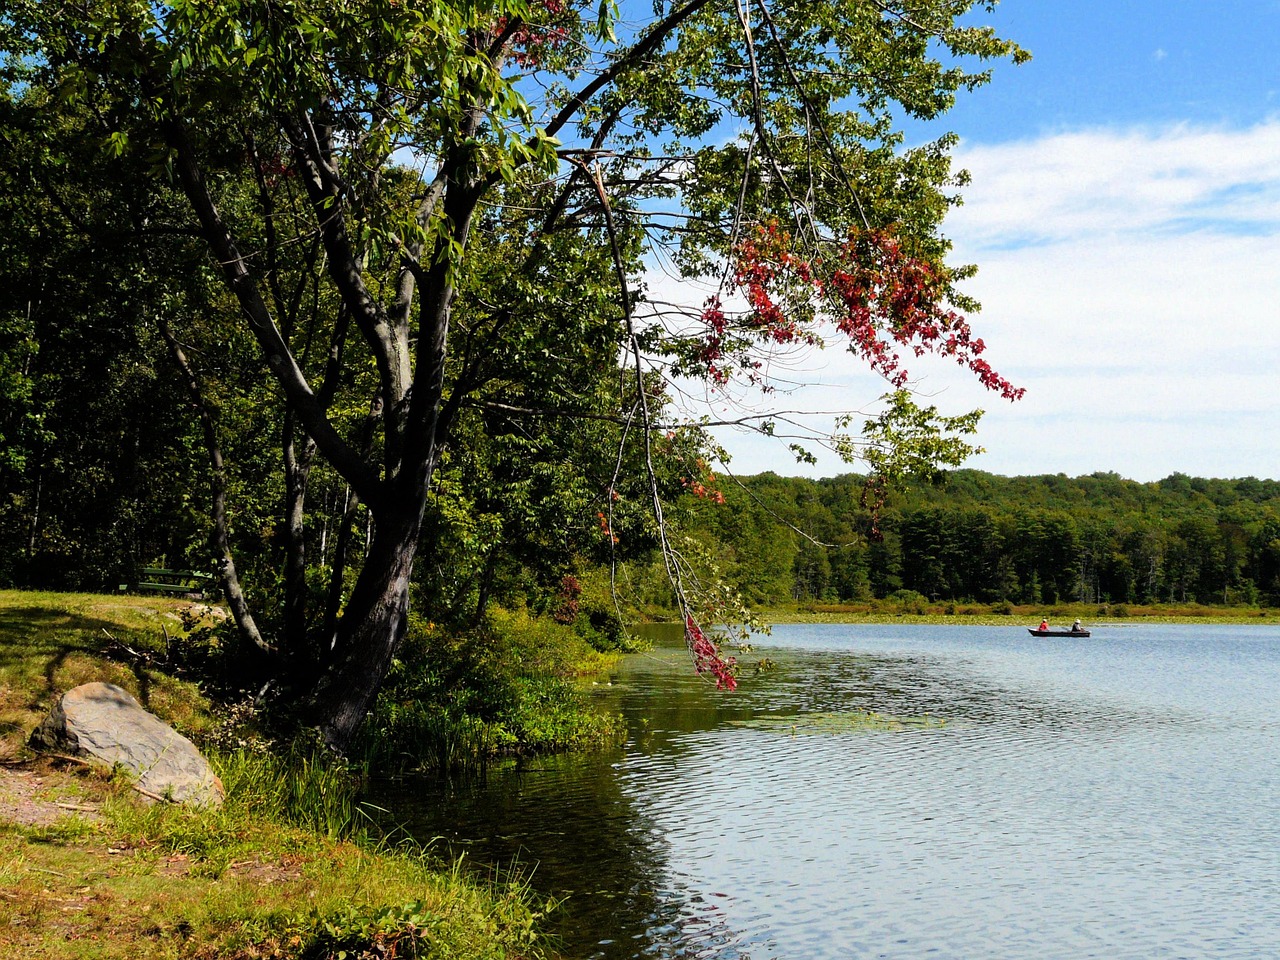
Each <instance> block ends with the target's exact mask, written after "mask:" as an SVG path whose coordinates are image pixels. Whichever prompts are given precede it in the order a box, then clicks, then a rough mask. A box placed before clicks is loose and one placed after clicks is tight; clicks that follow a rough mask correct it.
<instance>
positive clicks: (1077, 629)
mask: <svg viewBox="0 0 1280 960" xmlns="http://www.w3.org/2000/svg"><path fill="white" fill-rule="evenodd" d="M1083 629H1084V627H1082V626H1080V618H1079V617H1076V622H1075V623H1073V624H1072V625H1071V632H1072V633H1079V632H1080V631H1081V630H1083Z"/></svg>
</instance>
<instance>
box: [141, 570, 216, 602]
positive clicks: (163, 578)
mask: <svg viewBox="0 0 1280 960" xmlns="http://www.w3.org/2000/svg"><path fill="white" fill-rule="evenodd" d="M140 572H141V574H142V576H143V579H142V580H139V581H138V582H137V583H136V584H134V585H133V588H134V589H135V590H144V591H150V592H152V593H181V594H197V595H199V596H202V597H203V596H205V595H206V594H207V593H210V592H212V591H213V589H214V587H216V586H217V577H215V576H214V575H213V574H211V573H201V572H200V571H198V570H168V569H166V568H164V567H143V568H142V570H141V571H140ZM122 589H123V585H122Z"/></svg>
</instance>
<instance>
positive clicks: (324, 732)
mask: <svg viewBox="0 0 1280 960" xmlns="http://www.w3.org/2000/svg"><path fill="white" fill-rule="evenodd" d="M422 511H423V504H422V503H419V504H417V505H415V506H410V507H409V509H408V510H407V511H405V513H404V514H400V515H392V516H389V517H388V516H385V515H384V516H383V517H381V518H380V522H378V523H377V525H376V527H375V529H374V535H373V543H372V545H371V547H370V550H369V554H368V556H367V557H366V558H365V562H364V567H363V568H362V569H361V571H360V578H359V580H358V581H357V582H356V587H355V590H354V592H353V593H352V596H351V600H350V601H349V602H348V604H347V607H346V609H345V610H344V611H343V615H342V620H341V622H340V625H339V628H338V639H337V647H336V649H335V651H334V654H335V657H334V661H333V664H332V666H331V667H330V669H329V670H328V672H327V673H326V674H325V676H324V677H323V678H322V680H321V682H320V685H319V688H318V691H317V696H316V704H315V706H316V715H317V720H318V725H319V728H320V735H321V737H322V739H323V740H324V742H325V744H326V745H327V746H328V747H329V748H330V749H332V750H334V751H335V752H337V753H340V754H346V753H348V752H349V751H350V749H351V746H352V744H353V742H354V741H355V737H356V734H357V733H359V730H360V725H361V724H362V723H363V722H364V718H365V716H366V714H368V712H369V709H370V708H371V707H372V706H373V702H374V699H375V698H376V697H377V695H378V691H379V690H380V689H381V687H382V681H383V680H384V679H385V677H386V675H387V672H388V671H389V670H390V669H391V659H392V657H394V656H395V653H396V651H397V650H398V649H399V647H400V643H401V641H402V640H403V639H404V634H405V626H406V623H407V620H408V615H409V581H410V578H411V576H412V574H413V561H414V557H415V555H416V553H417V547H418V532H419V529H420V527H421V525H422Z"/></svg>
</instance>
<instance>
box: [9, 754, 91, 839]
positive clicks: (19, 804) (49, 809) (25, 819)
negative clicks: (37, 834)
mask: <svg viewBox="0 0 1280 960" xmlns="http://www.w3.org/2000/svg"><path fill="white" fill-rule="evenodd" d="M59 779H60V778H59V777H56V776H48V775H46V774H41V773H37V772H36V771H34V770H30V769H27V768H25V767H8V766H0V820H7V821H9V822H10V823H19V824H22V825H23V826H28V827H38V826H46V825H48V824H50V823H53V822H54V821H55V820H57V819H58V818H59V817H65V816H68V815H70V814H76V815H78V816H82V817H86V818H88V819H95V816H96V810H97V808H96V807H95V806H94V805H92V804H86V803H81V802H78V801H76V800H75V799H70V798H68V799H58V798H57V797H56V794H57V793H59V792H60V791H58V789H57V784H58V781H59Z"/></svg>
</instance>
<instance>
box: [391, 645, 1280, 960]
mask: <svg viewBox="0 0 1280 960" xmlns="http://www.w3.org/2000/svg"><path fill="white" fill-rule="evenodd" d="M761 657H768V658H770V659H772V660H773V661H774V662H775V663H776V667H775V668H774V669H773V670H771V671H770V672H767V673H764V674H762V675H760V676H759V677H753V676H751V670H750V669H747V670H745V671H744V676H745V679H744V682H743V684H742V687H741V688H740V689H739V690H738V692H736V693H733V694H726V693H718V692H716V691H715V690H714V688H711V687H709V686H708V685H707V684H706V683H705V682H703V681H702V680H700V679H698V678H696V677H695V676H693V674H692V671H691V669H690V667H689V661H688V658H687V656H686V655H685V654H684V651H683V648H682V647H676V646H674V645H671V646H664V645H661V644H660V645H659V646H658V647H657V648H656V649H655V650H654V652H653V653H652V654H645V655H638V656H634V657H630V658H628V659H627V661H626V662H625V664H624V665H623V667H622V668H621V669H620V670H619V672H618V674H617V676H616V677H614V679H613V683H612V685H604V684H602V685H600V686H599V687H597V688H596V689H597V691H598V693H599V696H600V697H601V698H602V699H603V700H604V701H606V702H607V704H609V705H611V706H613V707H614V708H616V709H620V710H622V711H623V712H624V713H625V714H626V716H627V718H628V721H629V723H630V726H631V730H632V735H631V737H630V738H629V739H628V741H627V743H626V745H625V747H624V748H623V749H621V750H619V751H617V752H614V753H610V754H607V755H603V756H595V757H587V758H581V757H578V758H551V759H539V760H536V761H532V762H528V763H524V764H519V765H513V766H509V767H504V768H501V769H497V770H494V771H492V772H491V773H490V774H489V775H488V777H487V778H486V779H485V780H484V781H483V782H480V783H474V782H473V783H470V784H453V785H448V784H427V785H413V786H412V787H410V788H407V789H406V790H404V791H403V792H402V793H400V794H399V795H397V796H394V797H390V798H386V799H387V801H388V802H389V803H390V804H391V806H392V807H393V808H394V809H395V811H396V814H397V815H398V816H399V817H400V819H401V820H402V821H403V822H404V823H405V824H406V826H407V827H408V829H410V830H411V831H412V832H413V833H415V835H417V836H418V837H419V838H420V839H424V840H425V839H430V838H438V839H437V840H436V843H437V844H438V848H439V849H440V850H441V851H442V852H443V851H446V850H447V851H451V852H453V853H455V854H456V853H463V852H465V855H466V857H467V859H468V860H469V861H471V862H472V863H479V864H497V865H498V866H499V867H501V868H508V867H511V866H512V865H513V864H515V863H517V862H518V863H519V864H522V865H523V866H524V868H525V870H526V872H529V871H531V882H532V884H533V886H534V888H535V889H536V890H538V891H539V892H541V893H544V894H548V895H552V896H556V897H560V898H564V905H563V907H562V909H561V910H560V911H559V912H558V914H557V916H556V930H557V931H558V933H559V935H560V936H561V937H562V946H563V949H564V952H565V954H566V955H567V956H570V957H583V958H585V957H591V958H602V960H621V958H649V957H654V958H668V957H670V958H675V957H681V958H685V957H689V958H692V957H699V958H724V960H729V958H748V957H749V958H752V960H773V958H777V960H822V958H841V960H845V958H862V957H886V958H904V960H908V958H909V960H915V958H931V960H943V958H963V960H976V958H983V960H999V958H1017V960H1023V958H1035V960H1055V958H1062V960H1080V958H1088V957H1097V958H1107V960H1117V958H1134V960H1151V958H1161V957H1170V958H1219V957H1222V958H1226V957H1239V958H1249V960H1257V958H1274V957H1280V712H1278V709H1277V708H1278V702H1280V627H1274V626H1238V627H1236V626H1167V625H1135V626H1128V625H1125V626H1114V627H1113V626H1103V627H1098V628H1095V630H1094V634H1093V637H1092V638H1090V639H1057V640H1047V639H1046V640H1037V639H1034V638H1031V637H1029V635H1028V634H1027V632H1026V630H1025V629H1024V628H1022V627H1016V628H1015V627H975V626H938V627H933V626H905V625H904V626H896V625H887V626H886V625H858V626H854V625H793V626H781V627H777V628H775V630H774V633H773V635H772V637H769V638H764V639H763V640H762V641H761V642H758V643H756V645H755V649H754V650H753V651H752V652H751V653H750V654H746V655H744V656H742V657H741V659H742V661H743V662H744V663H746V664H751V663H753V662H754V661H756V660H758V659H759V658H761ZM862 711H874V712H875V713H876V714H878V715H881V716H882V718H883V717H887V718H898V719H900V720H903V721H906V722H904V723H901V724H893V723H889V722H879V723H869V724H868V723H865V722H864V723H860V722H858V721H859V718H860V717H863V716H864V714H863V713H862Z"/></svg>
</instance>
